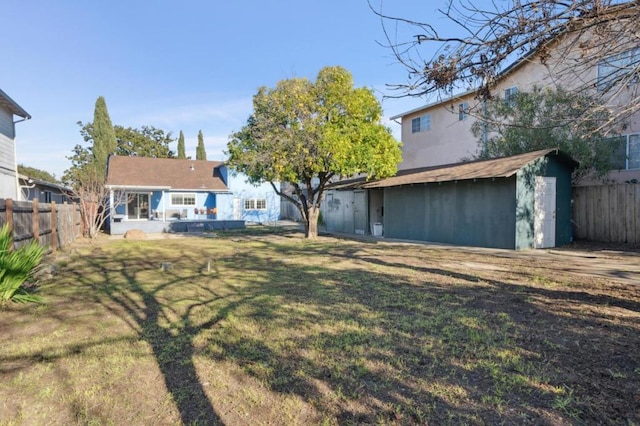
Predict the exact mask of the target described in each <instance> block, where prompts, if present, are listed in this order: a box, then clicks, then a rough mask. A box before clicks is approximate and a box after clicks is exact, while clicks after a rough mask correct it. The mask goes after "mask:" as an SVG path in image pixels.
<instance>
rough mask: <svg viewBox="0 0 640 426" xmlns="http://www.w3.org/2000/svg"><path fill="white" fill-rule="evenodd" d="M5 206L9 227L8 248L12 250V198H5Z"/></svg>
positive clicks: (13, 242)
mask: <svg viewBox="0 0 640 426" xmlns="http://www.w3.org/2000/svg"><path fill="white" fill-rule="evenodd" d="M5 208H6V209H7V211H6V215H7V222H6V223H7V228H9V239H10V241H9V250H13V249H14V248H15V247H14V244H15V241H14V239H13V236H14V235H13V199H11V198H7V199H6V200H5Z"/></svg>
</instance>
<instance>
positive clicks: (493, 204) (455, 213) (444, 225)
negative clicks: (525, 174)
mask: <svg viewBox="0 0 640 426" xmlns="http://www.w3.org/2000/svg"><path fill="white" fill-rule="evenodd" d="M515 190H516V180H515V177H513V178H508V179H496V180H495V181H492V180H481V181H477V182H473V181H462V182H457V183H456V182H445V183H442V184H428V185H414V186H403V187H391V188H385V192H384V234H385V236H386V237H389V238H402V239H412V240H421V241H431V242H440V243H448V244H457V245H467V246H481V247H495V248H507V249H513V248H515V226H516V215H515V208H516V206H515V197H514V194H515Z"/></svg>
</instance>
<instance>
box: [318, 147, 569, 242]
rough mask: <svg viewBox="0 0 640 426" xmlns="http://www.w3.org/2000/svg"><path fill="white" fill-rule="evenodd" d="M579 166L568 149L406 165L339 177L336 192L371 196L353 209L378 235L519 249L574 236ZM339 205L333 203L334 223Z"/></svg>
mask: <svg viewBox="0 0 640 426" xmlns="http://www.w3.org/2000/svg"><path fill="white" fill-rule="evenodd" d="M576 166H577V162H575V161H574V160H573V159H572V158H571V157H569V156H568V155H567V154H565V153H563V152H562V151H559V150H558V149H546V150H542V151H535V152H530V153H526V154H521V155H516V156H511V157H504V158H499V159H492V160H486V161H473V162H465V163H457V164H450V165H445V166H437V167H430V168H423V169H413V170H403V171H401V172H399V173H398V174H397V175H396V176H394V177H391V178H388V179H383V180H378V181H373V182H366V181H362V180H355V181H350V182H343V183H337V184H336V185H334V187H333V188H332V190H331V191H334V192H335V191H343V192H344V191H351V192H353V193H360V194H364V197H363V195H360V196H359V197H355V198H354V199H364V204H363V205H364V208H363V207H362V206H360V207H359V208H358V207H356V208H353V209H352V210H353V211H354V213H355V214H356V215H357V212H358V211H360V212H362V213H361V214H362V215H363V218H361V219H360V222H362V221H366V222H367V225H366V226H365V227H364V228H365V230H366V231H367V233H371V234H373V235H380V234H382V235H384V236H385V237H387V238H399V239H408V240H419V241H430V242H438V243H447V244H454V245H465V246H476V247H493V248H504V249H516V250H520V249H528V248H547V247H556V246H562V245H565V244H569V243H570V242H571V241H572V239H573V238H572V225H571V205H572V203H571V175H572V172H573V170H574V169H575V167H576ZM327 195H328V198H335V197H336V195H337V194H331V193H328V194H327ZM342 198H344V197H342ZM343 204H345V203H343ZM329 207H330V206H329ZM333 210H335V209H333ZM333 210H332V209H331V208H325V213H324V217H325V220H326V221H327V223H328V224H330V223H332V219H333ZM344 216H345V215H344V214H342V216H340V217H344ZM347 216H349V219H350V220H351V218H350V215H347ZM353 221H354V222H358V218H354V219H353ZM374 221H375V222H374ZM338 225H339V224H338ZM360 228H362V226H360ZM343 232H344V230H343ZM358 233H361V232H358Z"/></svg>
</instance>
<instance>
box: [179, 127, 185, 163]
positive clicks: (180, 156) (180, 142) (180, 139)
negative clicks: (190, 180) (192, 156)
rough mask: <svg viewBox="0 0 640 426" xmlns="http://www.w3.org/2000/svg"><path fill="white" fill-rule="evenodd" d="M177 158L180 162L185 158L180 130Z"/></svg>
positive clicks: (182, 135) (182, 134)
mask: <svg viewBox="0 0 640 426" xmlns="http://www.w3.org/2000/svg"><path fill="white" fill-rule="evenodd" d="M178 158H180V159H182V160H184V159H186V158H187V154H186V153H185V150H184V133H182V130H180V136H178Z"/></svg>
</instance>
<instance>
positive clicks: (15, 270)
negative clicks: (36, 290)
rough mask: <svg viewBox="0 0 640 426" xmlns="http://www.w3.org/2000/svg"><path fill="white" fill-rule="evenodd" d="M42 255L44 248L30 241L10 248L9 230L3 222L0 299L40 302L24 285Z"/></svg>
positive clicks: (0, 249)
mask: <svg viewBox="0 0 640 426" xmlns="http://www.w3.org/2000/svg"><path fill="white" fill-rule="evenodd" d="M43 257H44V248H43V247H40V245H39V244H38V243H37V242H36V241H32V242H31V243H29V244H26V245H24V246H22V247H20V248H19V249H17V250H11V231H10V230H9V227H8V226H7V225H6V224H5V225H4V226H3V227H2V229H0V301H6V300H12V301H14V302H40V301H41V299H40V298H39V297H38V296H35V295H33V294H31V293H29V291H27V289H26V288H25V287H24V283H25V281H26V280H27V279H29V278H31V277H33V273H34V272H35V271H36V269H37V267H38V265H39V264H40V262H41V261H42V258H43Z"/></svg>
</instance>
